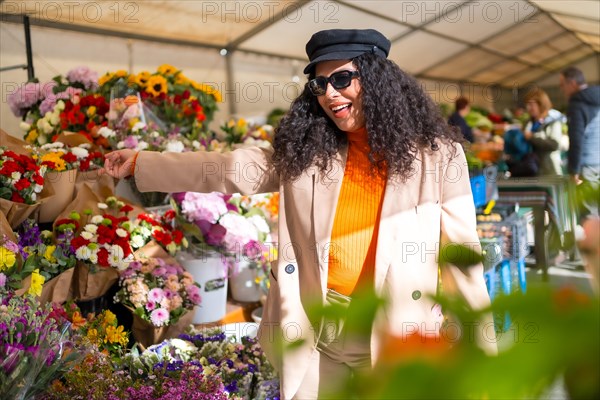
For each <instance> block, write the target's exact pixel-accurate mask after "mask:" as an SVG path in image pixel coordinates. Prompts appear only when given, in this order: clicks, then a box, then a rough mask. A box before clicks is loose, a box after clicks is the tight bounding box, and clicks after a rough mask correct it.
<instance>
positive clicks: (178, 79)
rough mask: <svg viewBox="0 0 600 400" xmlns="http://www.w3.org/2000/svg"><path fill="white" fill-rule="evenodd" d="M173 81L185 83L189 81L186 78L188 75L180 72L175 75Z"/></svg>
mask: <svg viewBox="0 0 600 400" xmlns="http://www.w3.org/2000/svg"><path fill="white" fill-rule="evenodd" d="M175 83H177V84H180V85H187V84H189V83H190V80H189V79H188V77H186V76H185V75H184V74H182V73H181V72H180V73H178V74H177V76H176V77H175Z"/></svg>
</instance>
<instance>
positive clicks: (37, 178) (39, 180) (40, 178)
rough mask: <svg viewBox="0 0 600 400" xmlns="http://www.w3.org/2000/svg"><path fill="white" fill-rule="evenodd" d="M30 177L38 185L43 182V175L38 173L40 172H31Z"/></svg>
mask: <svg viewBox="0 0 600 400" xmlns="http://www.w3.org/2000/svg"><path fill="white" fill-rule="evenodd" d="M31 178H32V179H33V181H34V182H35V183H37V184H38V185H43V184H44V177H43V176H42V175H40V174H37V173H36V174H33V176H32V177H31Z"/></svg>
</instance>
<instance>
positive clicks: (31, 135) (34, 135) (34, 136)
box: [25, 129, 39, 143]
mask: <svg viewBox="0 0 600 400" xmlns="http://www.w3.org/2000/svg"><path fill="white" fill-rule="evenodd" d="M38 136H39V135H38V131H37V129H32V130H30V131H29V133H28V134H27V136H25V141H26V142H27V143H34V142H35V139H37V138H38Z"/></svg>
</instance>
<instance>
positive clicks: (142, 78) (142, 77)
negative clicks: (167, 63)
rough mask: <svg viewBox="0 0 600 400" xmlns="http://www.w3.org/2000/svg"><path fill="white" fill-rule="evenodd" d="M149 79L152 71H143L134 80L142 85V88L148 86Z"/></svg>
mask: <svg viewBox="0 0 600 400" xmlns="http://www.w3.org/2000/svg"><path fill="white" fill-rule="evenodd" d="M148 79H150V72H148V71H142V72H140V73H139V74H137V75H136V76H135V79H134V82H135V83H137V84H138V85H140V86H141V87H142V88H145V87H146V84H147V83H148Z"/></svg>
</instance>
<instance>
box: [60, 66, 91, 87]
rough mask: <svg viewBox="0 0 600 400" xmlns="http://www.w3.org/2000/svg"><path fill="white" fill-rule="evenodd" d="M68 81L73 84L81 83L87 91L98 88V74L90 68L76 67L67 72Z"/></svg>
mask: <svg viewBox="0 0 600 400" xmlns="http://www.w3.org/2000/svg"><path fill="white" fill-rule="evenodd" d="M67 79H68V80H69V82H71V83H75V82H78V83H81V84H82V85H83V87H85V89H86V90H90V89H96V88H97V87H98V73H97V72H96V71H93V70H91V69H89V68H88V67H85V66H81V67H76V68H73V69H72V70H70V71H69V72H67Z"/></svg>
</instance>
